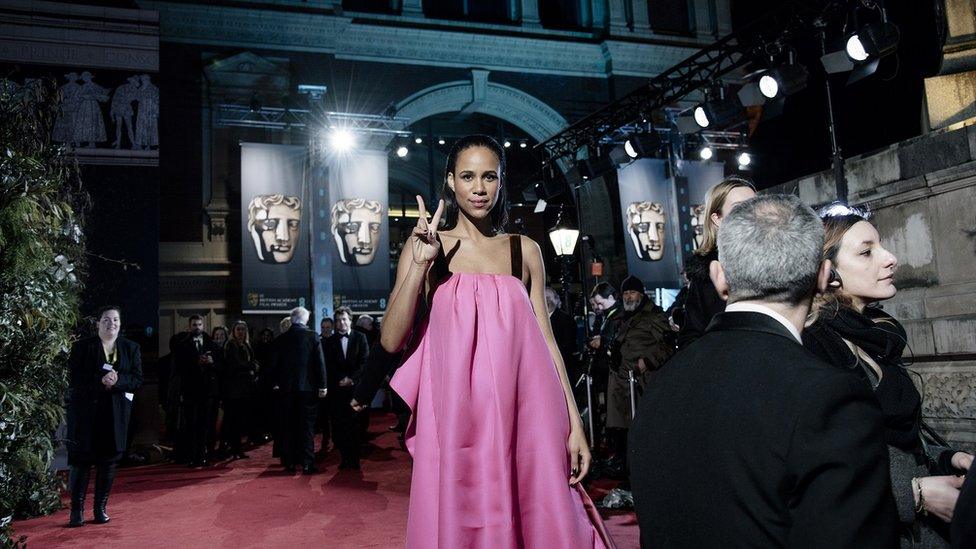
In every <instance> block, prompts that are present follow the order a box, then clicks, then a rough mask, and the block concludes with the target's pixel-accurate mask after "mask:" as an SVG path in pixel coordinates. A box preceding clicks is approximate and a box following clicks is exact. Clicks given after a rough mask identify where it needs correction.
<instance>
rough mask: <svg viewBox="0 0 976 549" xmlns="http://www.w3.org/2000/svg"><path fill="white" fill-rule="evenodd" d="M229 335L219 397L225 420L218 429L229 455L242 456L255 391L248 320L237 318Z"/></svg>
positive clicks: (255, 373) (254, 370) (255, 364)
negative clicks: (248, 411)
mask: <svg viewBox="0 0 976 549" xmlns="http://www.w3.org/2000/svg"><path fill="white" fill-rule="evenodd" d="M230 334H231V336H230V338H229V339H228V340H227V343H226V344H224V361H223V363H222V365H223V371H221V372H220V374H221V376H220V397H221V400H222V401H223V405H224V423H223V426H222V428H221V430H220V434H221V438H222V439H223V443H224V444H225V445H226V447H227V450H228V452H229V453H230V455H231V456H233V457H235V458H237V459H244V458H246V457H247V454H245V453H244V449H243V447H242V446H241V437H242V436H243V434H244V430H245V425H246V422H247V410H248V403H249V402H250V399H251V397H252V396H253V394H254V384H255V377H256V375H257V362H256V361H255V360H254V349H252V348H251V338H250V335H249V334H248V327H247V323H246V322H244V321H243V320H238V321H237V322H235V323H234V325H233V326H232V327H231V329H230Z"/></svg>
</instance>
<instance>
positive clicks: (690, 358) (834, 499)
mask: <svg viewBox="0 0 976 549" xmlns="http://www.w3.org/2000/svg"><path fill="white" fill-rule="evenodd" d="M823 240H824V231H823V226H822V225H821V223H820V221H819V219H818V218H817V216H816V215H815V214H814V213H813V211H812V210H810V208H808V207H807V206H805V205H803V203H802V202H800V201H799V200H798V199H797V198H795V197H792V196H784V195H766V196H758V197H756V198H753V199H751V200H748V201H746V202H743V203H741V204H739V205H738V206H736V207H735V208H734V209H733V210H732V212H731V213H730V214H729V215H728V216H727V217H726V219H725V220H724V221H723V223H722V227H721V228H720V230H719V236H718V256H719V260H718V261H717V262H713V263H712V265H711V275H712V279H713V282H714V283H715V287H716V289H717V290H718V291H719V293H720V294H721V295H723V296H727V297H726V298H727V301H728V306H727V307H726V308H725V312H724V313H720V314H718V315H716V316H715V318H714V319H713V320H712V322H711V324H710V325H709V326H708V328H707V329H706V331H705V334H704V336H702V337H701V338H700V339H698V340H697V341H695V342H694V343H692V344H691V345H689V346H688V347H687V348H686V349H684V350H683V351H681V352H680V353H678V354H677V355H676V356H675V357H674V358H673V359H672V360H671V361H670V363H669V364H668V365H667V366H666V367H665V368H664V369H663V370H662V372H661V373H660V375H659V376H658V377H657V379H656V380H655V383H654V384H652V385H651V386H650V387H649V388H648V390H647V393H646V394H645V397H644V398H643V399H642V400H641V403H640V407H639V408H638V411H637V417H636V419H635V421H634V423H633V425H632V427H631V438H630V448H631V453H630V457H631V463H630V466H631V480H632V483H633V489H634V499H635V503H636V508H637V518H638V521H639V523H640V527H641V543H642V545H643V546H644V547H725V546H729V545H733V546H739V547H894V546H895V545H896V543H897V532H898V530H897V524H896V517H897V515H896V512H895V507H894V500H893V498H892V495H891V490H890V488H889V485H888V465H887V454H886V452H887V450H886V447H885V442H884V433H883V422H882V421H883V420H882V417H881V412H880V409H879V407H878V405H877V402H876V400H875V398H874V396H873V395H872V394H871V392H870V390H869V389H868V388H867V387H866V386H865V385H864V384H862V383H858V381H859V380H858V379H857V378H856V377H855V376H854V375H853V374H851V373H850V372H847V371H843V370H840V369H838V368H835V367H832V366H830V365H828V364H826V363H823V362H821V361H820V360H818V359H817V358H816V357H815V356H813V355H812V354H810V353H809V352H807V351H806V349H804V348H803V346H802V345H801V344H800V332H801V331H802V329H803V324H804V320H805V318H806V315H807V312H808V311H809V309H810V303H811V301H812V298H813V295H814V293H815V292H816V291H818V289H819V290H820V291H822V290H823V289H824V288H825V287H826V285H827V278H828V273H829V269H830V264H829V262H824V263H823V264H821V262H820V253H821V247H822V246H823Z"/></svg>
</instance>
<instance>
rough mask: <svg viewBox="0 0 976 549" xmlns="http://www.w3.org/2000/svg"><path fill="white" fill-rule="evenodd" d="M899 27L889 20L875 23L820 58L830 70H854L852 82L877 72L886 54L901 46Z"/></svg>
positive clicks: (850, 79) (825, 67)
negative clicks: (899, 42)
mask: <svg viewBox="0 0 976 549" xmlns="http://www.w3.org/2000/svg"><path fill="white" fill-rule="evenodd" d="M899 38H900V34H899V32H898V27H896V26H895V25H894V24H892V23H889V22H887V21H885V22H882V23H871V24H868V25H865V26H863V27H861V28H860V29H858V31H857V32H855V33H854V34H852V35H850V36H848V37H847V38H846V39H845V40H844V47H843V48H842V49H840V50H838V51H834V52H831V53H828V54H825V55H824V56H823V57H821V58H820V63H821V64H823V67H824V70H825V71H827V72H828V73H829V74H834V73H838V72H847V71H851V70H853V71H854V72H853V73H852V74H851V76H850V78H849V79H848V80H847V83H848V84H853V83H854V82H857V81H858V80H860V79H862V78H864V77H866V76H870V75H871V74H874V72H875V71H876V70H877V69H878V62H879V61H880V60H881V58H882V57H885V56H886V55H890V54H891V53H893V52H894V51H895V50H896V49H897V48H898V40H899Z"/></svg>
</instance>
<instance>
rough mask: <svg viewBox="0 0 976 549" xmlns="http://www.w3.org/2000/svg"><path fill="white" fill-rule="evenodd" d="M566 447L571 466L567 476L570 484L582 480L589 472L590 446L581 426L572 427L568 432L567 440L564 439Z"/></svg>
mask: <svg viewBox="0 0 976 549" xmlns="http://www.w3.org/2000/svg"><path fill="white" fill-rule="evenodd" d="M566 449H567V450H568V451H569V464H570V466H571V467H572V468H573V471H572V474H571V475H570V477H569V483H570V484H576V483H578V482H579V481H581V480H583V478H584V477H585V476H586V474H587V473H589V472H590V460H591V459H592V457H591V456H590V446H589V444H587V442H586V434H584V433H583V428H582V427H573V430H572V431H571V432H570V433H569V440H567V441H566Z"/></svg>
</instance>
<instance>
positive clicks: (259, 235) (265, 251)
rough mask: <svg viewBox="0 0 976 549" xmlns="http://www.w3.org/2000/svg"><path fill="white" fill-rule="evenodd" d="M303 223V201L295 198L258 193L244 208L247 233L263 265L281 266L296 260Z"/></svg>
mask: <svg viewBox="0 0 976 549" xmlns="http://www.w3.org/2000/svg"><path fill="white" fill-rule="evenodd" d="M301 221H302V200H301V199H300V198H298V197H297V196H285V195H283V194H261V195H258V196H255V197H254V198H253V199H251V204H250V205H249V206H248V208H247V230H248V232H249V233H250V234H251V239H252V240H253V241H254V251H255V253H256V254H257V256H258V260H260V261H261V262H262V263H269V264H271V265H280V264H282V263H288V262H289V261H291V260H292V258H293V257H295V248H296V247H297V246H298V235H299V228H300V226H301Z"/></svg>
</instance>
